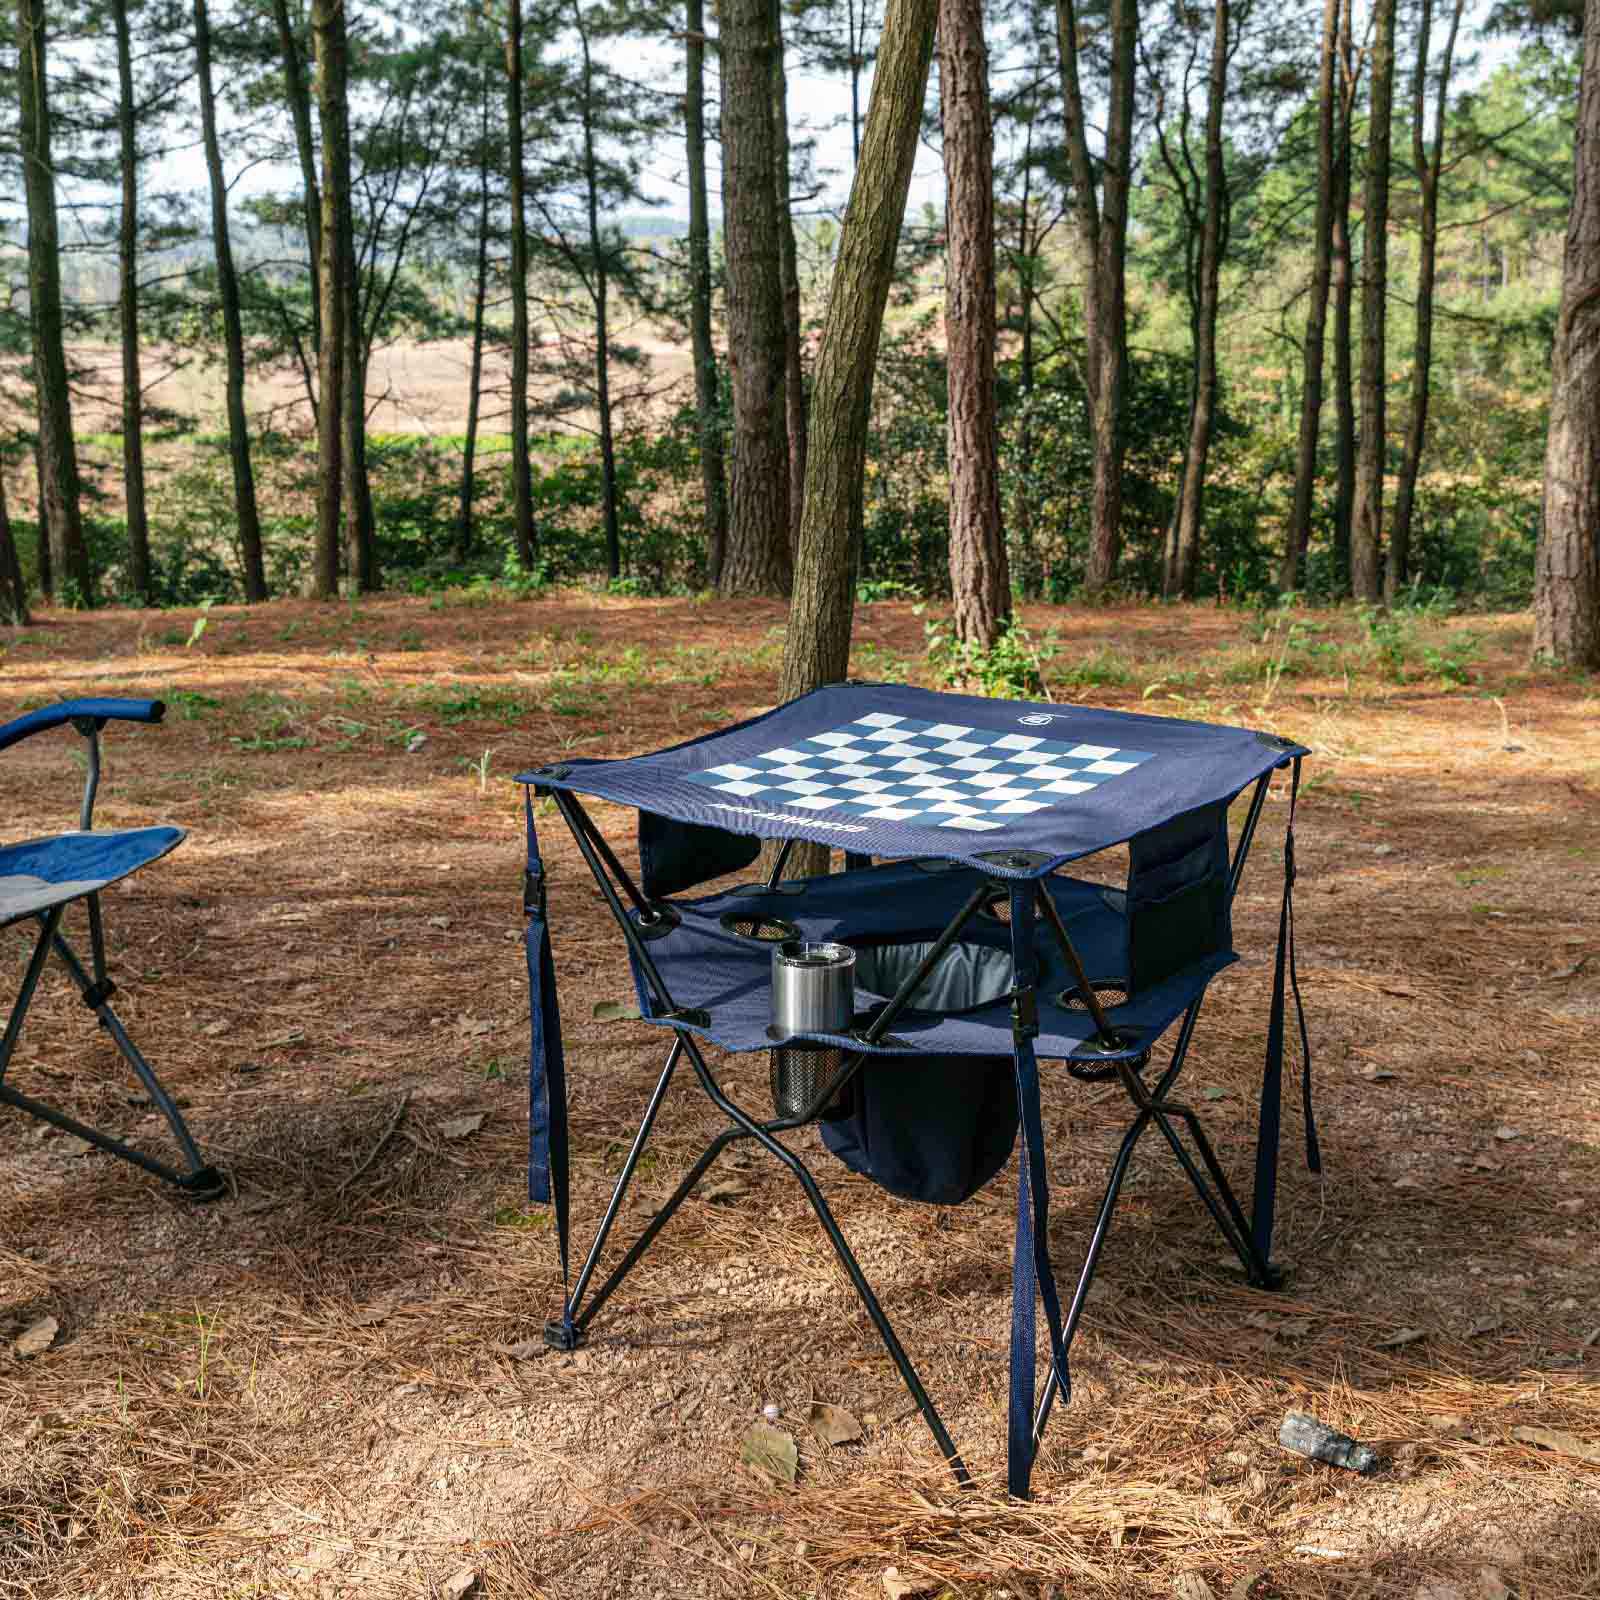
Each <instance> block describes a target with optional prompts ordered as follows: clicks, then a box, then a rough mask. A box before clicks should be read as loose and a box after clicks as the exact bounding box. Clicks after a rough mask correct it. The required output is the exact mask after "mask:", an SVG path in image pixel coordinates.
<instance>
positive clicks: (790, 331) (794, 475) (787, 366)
mask: <svg viewBox="0 0 1600 1600" xmlns="http://www.w3.org/2000/svg"><path fill="white" fill-rule="evenodd" d="M771 4H772V40H773V48H772V134H773V155H774V160H773V181H774V185H775V188H774V194H775V196H776V198H777V204H778V271H779V275H780V277H781V278H782V280H783V371H784V414H785V417H786V420H787V424H788V429H789V541H790V545H791V547H792V546H793V543H794V541H795V540H796V539H798V538H799V537H800V514H801V509H802V506H803V504H804V501H805V492H806V376H805V366H804V364H803V362H802V359H801V355H800V263H799V257H798V254H797V252H796V250H795V244H794V215H793V212H792V211H791V209H790V204H789V80H788V76H787V74H786V72H785V70H784V63H783V6H782V0H771Z"/></svg>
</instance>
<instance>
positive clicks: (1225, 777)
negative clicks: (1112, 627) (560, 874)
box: [518, 683, 1307, 878]
mask: <svg viewBox="0 0 1600 1600" xmlns="http://www.w3.org/2000/svg"><path fill="white" fill-rule="evenodd" d="M1304 754H1307V752H1306V751H1305V750H1304V748H1303V747H1302V746H1300V745H1297V744H1295V743H1293V742H1292V741H1291V740H1286V739H1281V738H1279V737H1278V736H1277V735H1275V734H1270V733H1259V732H1256V731H1254V730H1252V729H1249V728H1233V727H1220V726H1215V725H1212V724H1208V723H1200V722H1184V721H1179V720H1177V719H1174V718H1171V717H1150V716H1143V715H1140V714H1137V713H1133V712H1126V711H1099V710H1091V709H1088V708H1085V707H1081V706H1061V705H1051V704H1037V703H1033V702H1028V701H1015V700H988V699H984V698H982V697H979V696H973V695H955V694H937V693H935V692H933V691H931V690H928V689H917V688H910V687H907V686H905V685H903V684H856V683H848V684H834V685H831V686H830V687H828V688H825V689H817V690H814V691H813V692H812V693H810V694H807V695H802V696H801V697H800V698H799V699H797V700H791V701H790V702H789V703H788V704H787V705H782V706H779V707H778V708H777V709H776V710H773V711H769V712H767V713H765V714H764V715H762V716H759V717H754V718H752V719H750V720H749V721H747V722H742V723H738V724H736V725H735V726H733V727H731V728H725V729H721V730H719V731H717V732H715V733H710V734H706V735H704V736H703V737H701V738H698V739H691V740H689V741H687V742H686V743H684V744H679V745H674V746H672V747H671V748H669V749H666V750H658V751H656V752H655V753H653V754H650V755H642V756H629V757H625V758H623V759H619V760H611V761H598V760H564V761H561V762H557V763H553V764H551V765H550V766H546V767H541V768H537V769H535V770H532V771H529V772H524V773H521V774H519V776H518V781H519V782H521V783H527V784H533V785H536V786H538V787H540V788H546V789H565V790H571V791H574V792H576V793H580V794H588V795H595V796H598V797H599V798H601V799H605V800H612V801H615V802H617V803H618V804H621V805H627V806H633V807H636V808H638V809H639V810H641V811H648V812H654V813H655V814H657V815H658V816H664V817H670V818H672V819H674V820H676V821H678V822H687V823H699V824H702V825H707V826H711V827H717V828H723V829H727V830H729V831H730V832H733V833H738V834H753V835H756V836H757V837H761V838H769V839H807V840H812V841H814V842H817V843H820V844H827V845H832V846H836V847H839V848H842V849H845V850H848V851H851V852H853V853H855V854H858V855H873V856H880V857H882V856H888V857H901V858H903V857H912V856H933V857H938V858H940V859H943V860H948V861H958V862H962V863H965V864H967V865H970V866H973V867H976V868H978V869H979V870H981V871H985V872H988V873H990V874H991V875H995V876H999V877H1011V878H1031V877H1042V876H1044V875H1045V874H1046V873H1048V872H1051V871H1053V870H1054V869H1055V868H1056V867H1058V866H1060V865H1061V864H1062V863H1063V862H1066V861H1071V860H1074V859H1076V858H1077V857H1079V856H1085V855H1089V854H1091V853H1092V852H1094V851H1096V850H1103V849H1105V848H1107V847H1108V846H1110V845H1114V844H1120V843H1122V842H1124V841H1125V840H1128V839H1131V838H1133V837H1134V836H1135V835H1136V834H1140V833H1143V832H1145V831H1147V830H1148V829H1150V828H1153V827H1156V826H1158V825H1159V824H1160V823H1163V822H1166V821H1168V820H1169V819H1171V818H1174V817H1179V816H1182V815H1184V814H1186V813H1188V812H1191V811H1194V810H1196V809H1198V808H1199V807H1202V806H1206V805H1210V804H1213V803H1214V802H1216V801H1219V800H1231V799H1232V798H1233V797H1234V796H1235V795H1236V794H1238V793H1239V792H1240V791H1241V790H1242V789H1243V788H1244V787H1245V786H1246V785H1247V784H1249V783H1251V782H1252V781H1253V780H1255V779H1256V778H1259V777H1260V776H1261V775H1262V774H1263V773H1265V772H1267V771H1269V770H1270V769H1272V768H1273V767H1277V766H1281V765H1283V764H1284V763H1285V762H1287V761H1288V760H1289V759H1290V758H1291V757H1293V756H1296V755H1304ZM1013 856H1015V859H1012V857H1013Z"/></svg>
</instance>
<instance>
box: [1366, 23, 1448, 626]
mask: <svg viewBox="0 0 1600 1600" xmlns="http://www.w3.org/2000/svg"><path fill="white" fill-rule="evenodd" d="M1463 6H1464V0H1455V6H1454V9H1453V10H1452V12H1451V14H1450V31H1449V33H1448V34H1446V36H1445V45H1444V56H1443V58H1442V59H1441V61H1440V64H1439V98H1438V101H1437V104H1436V109H1435V112H1434V119H1433V148H1432V149H1431V151H1430V150H1429V148H1428V146H1427V145H1426V144H1424V142H1423V128H1422V121H1423V115H1424V109H1425V100H1426V97H1427V91H1428V44H1429V35H1430V32H1431V24H1432V21H1433V3H1432V0H1422V14H1421V18H1420V20H1419V22H1418V27H1417V63H1416V70H1415V72H1414V73H1413V74H1412V78H1411V159H1412V163H1413V165H1414V166H1415V167H1416V172H1417V183H1418V186H1419V187H1420V189H1421V191H1422V193H1421V201H1422V206H1421V216H1420V218H1419V220H1418V229H1419V237H1418V241H1417V306H1416V343H1415V351H1414V354H1413V356H1412V361H1411V418H1410V421H1409V422H1408V423H1407V425H1406V448H1405V455H1404V457H1403V458H1402V460H1401V462H1400V482H1399V485H1398V487H1397V488H1396V490H1395V497H1394V527H1393V529H1392V530H1391V532H1390V535H1389V564H1388V567H1387V568H1386V570H1385V572H1384V583H1383V591H1384V596H1385V598H1386V599H1387V600H1388V601H1389V603H1390V604H1391V605H1393V604H1394V601H1395V599H1396V598H1397V596H1398V595H1399V593H1400V591H1401V590H1402V589H1404V588H1405V586H1406V583H1407V582H1408V581H1409V579H1410V566H1411V523H1412V516H1413V511H1414V508H1415V506H1416V501H1417V479H1418V478H1419V477H1420V476H1421V474H1422V451H1423V447H1424V445H1425V444H1426V443H1427V438H1428V388H1429V385H1430V383H1431V382H1432V372H1433V285H1434V278H1435V273H1436V268H1437V264H1438V254H1439V178H1440V174H1441V173H1442V172H1443V170H1444V119H1445V112H1446V111H1447V110H1448V109H1449V97H1450V71H1451V68H1452V67H1453V65H1454V64H1455V53H1456V35H1457V33H1458V32H1459V30H1460V27H1461V13H1462V10H1463Z"/></svg>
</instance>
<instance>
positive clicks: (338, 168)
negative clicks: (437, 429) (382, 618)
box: [311, 0, 350, 600]
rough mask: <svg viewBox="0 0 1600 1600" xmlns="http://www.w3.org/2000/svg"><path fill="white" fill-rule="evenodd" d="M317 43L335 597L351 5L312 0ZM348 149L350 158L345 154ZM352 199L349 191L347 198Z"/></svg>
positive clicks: (328, 530) (323, 529)
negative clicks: (347, 10) (348, 15)
mask: <svg viewBox="0 0 1600 1600" xmlns="http://www.w3.org/2000/svg"><path fill="white" fill-rule="evenodd" d="M311 44H312V52H313V54H314V56H315V59H316V72H317V119H318V121H319V123H320V124H321V127H322V216H321V227H320V237H321V245H322V267H321V274H320V279H319V284H318V288H319V298H320V300H321V305H322V313H321V323H322V347H321V349H320V351H319V352H318V358H317V391H318V405H317V544H316V552H315V565H314V568H313V574H312V588H311V592H312V593H313V595H315V596H316V598H317V599H319V600H331V599H333V598H334V596H336V595H337V594H338V592H339V550H340V526H341V522H340V515H341V511H342V509H343V505H344V495H343V489H344V428H343V411H344V387H345V384H344V359H345V346H346V336H345V325H344V322H345V308H346V304H347V300H348V296H347V294H346V291H345V285H344V283H343V282H342V275H343V271H344V263H345V259H346V256H347V255H348V252H347V251H346V250H345V249H344V247H343V242H342V240H341V238H340V234H341V231H342V215H343V216H347V215H348V205H347V204H346V206H345V208H344V209H343V213H342V214H341V204H340V201H341V192H340V191H341V183H342V181H343V174H345V173H347V172H348V170H349V152H348V140H349V126H348V117H349V99H348V94H349V91H348V83H349V73H350V47H349V42H348V40H347V39H346V37H345V28H344V5H343V0H312V7H311ZM341 152H343V155H342V156H341ZM343 198H344V199H345V201H346V202H348V194H347V193H346V194H345V195H344V197H343Z"/></svg>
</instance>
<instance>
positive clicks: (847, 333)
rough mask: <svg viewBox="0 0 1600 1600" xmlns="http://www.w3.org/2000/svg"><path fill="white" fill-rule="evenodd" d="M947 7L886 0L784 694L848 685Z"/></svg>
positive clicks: (828, 367) (803, 529) (831, 338)
mask: <svg viewBox="0 0 1600 1600" xmlns="http://www.w3.org/2000/svg"><path fill="white" fill-rule="evenodd" d="M938 9H939V0H889V6H888V9H887V12H886V14H885V16H884V22H883V37H882V41H881V43H880V45H879V49H878V64H877V70H876V72H875V73H874V75H873V80H872V97H871V100H870V102H869V104H868V106H867V121H866V128H865V130H864V134H863V138H862V143H861V160H860V162H859V163H858V164H857V166H856V172H855V179H854V181H853V182H852V183H851V185H850V201H849V205H848V206H847V208H846V210H845V216H844V224H843V227H842V229H841V231H840V235H839V253H838V258H837V261H836V263H835V265H834V271H833V287H832V290H831V291H830V293H829V295H828V310H827V315H826V317H825V318H824V321H823V328H822V343H821V346H820V347H819V349H818V352H817V366H816V373H815V376H814V378H813V381H812V391H811V393H812V401H811V420H812V437H811V450H810V453H809V455H808V456H807V458H806V499H805V517H804V520H803V521H802V522H801V524H800V544H799V551H798V557H797V561H796V567H795V587H794V601H793V603H792V605H791V606H790V608H789V627H788V632H787V634H786V635H785V638H784V648H783V691H782V692H783V698H784V699H785V700H791V699H793V698H794V697H795V696H796V695H801V694H805V693H806V692H807V691H808V690H810V689H815V688H818V687H819V686H820V685H822V684H825V683H836V682H838V681H839V680H840V679H841V678H843V677H844V676H845V674H846V672H847V670H848V668H849V663H850V622H851V613H852V610H853V607H854V600H855V587H854V573H853V570H852V551H851V539H850V534H851V526H852V520H853V519H852V512H853V510H854V508H855V506H856V505H857V504H858V503H859V498H858V497H859V495H860V493H861V483H862V477H863V474H864V472H865V468H866V441H867V419H868V416H869V414H870V411H871V406H872V375H873V369H874V368H875V366H876V364H877V359H878V340H879V337H880V335H881V334H882V331H883V312H884V307H885V306H886V305H887V304H888V300H889V285H890V283H891V282H892V281H893V278H894V262H895V252H896V250H897V248H898V247H899V243H900V226H901V223H902V221H903V220H904V218H905V209H906V193H907V191H908V189H909V187H910V184H911V168H912V164H913V162H914V160H915V157H916V152H917V136H918V134H919V132H920V131H921V126H922V103H923V98H924V96H925V95H926V93H927V87H928V64H929V61H930V59H931V57H932V54H933V29H934V21H935V19H936V17H937V16H938Z"/></svg>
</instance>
